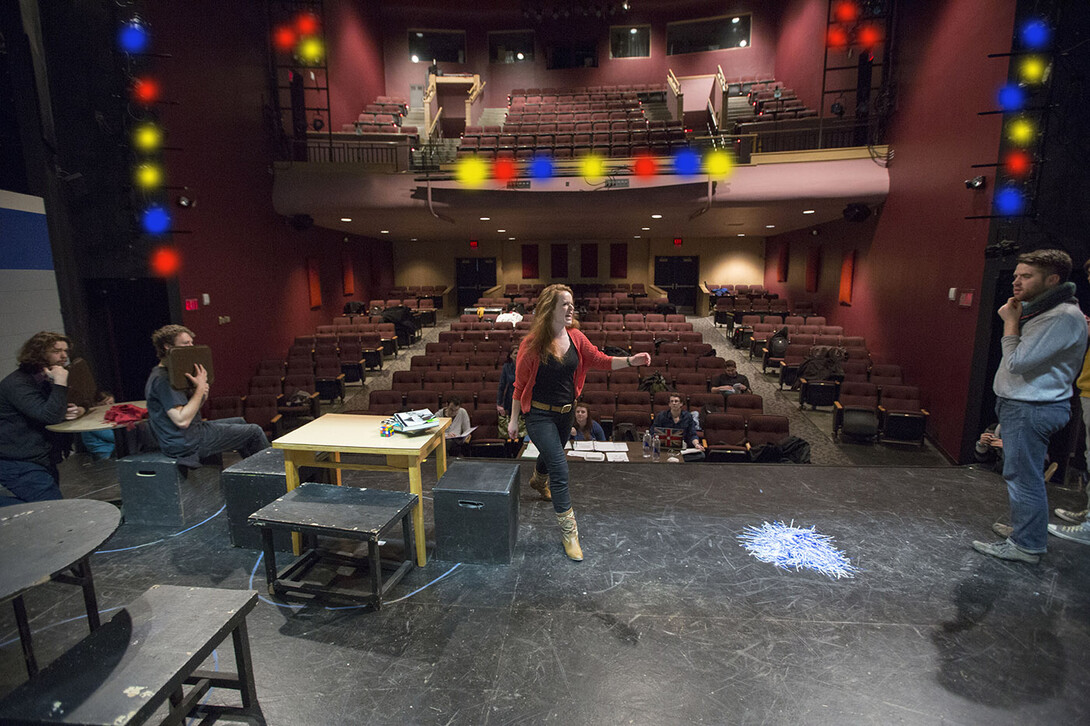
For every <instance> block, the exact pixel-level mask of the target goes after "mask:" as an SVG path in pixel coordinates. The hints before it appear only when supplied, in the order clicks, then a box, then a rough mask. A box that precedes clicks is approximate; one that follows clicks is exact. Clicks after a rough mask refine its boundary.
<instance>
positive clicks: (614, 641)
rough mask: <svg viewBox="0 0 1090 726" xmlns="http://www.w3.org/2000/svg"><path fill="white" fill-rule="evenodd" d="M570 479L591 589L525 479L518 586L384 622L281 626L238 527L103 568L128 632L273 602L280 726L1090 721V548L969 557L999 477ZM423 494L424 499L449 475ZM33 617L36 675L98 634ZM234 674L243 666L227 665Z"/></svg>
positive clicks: (999, 500) (389, 616)
mask: <svg viewBox="0 0 1090 726" xmlns="http://www.w3.org/2000/svg"><path fill="white" fill-rule="evenodd" d="M429 468H430V470H431V479H430V480H429V479H428V478H427V472H428V469H429ZM206 471H208V470H202V472H201V473H202V474H203V473H204V472H206ZM572 471H573V479H574V481H575V482H576V483H575V485H574V499H575V507H576V513H577V515H578V518H579V526H580V530H581V533H582V542H583V547H584V551H585V552H586V557H587V559H586V561H585V562H583V563H581V564H576V563H571V562H569V561H568V560H567V559H566V558H565V557H564V555H563V551H562V549H561V546H560V538H559V533H558V530H557V526H556V523H555V520H554V518H553V516H552V508H551V505H549V504H546V503H544V502H541V501H538V500H536V499H535V497H534V493H533V491H532V490H530V489H529V488H528V487H527V486H525V481H526V479H527V477H528V476H529V469H528V467H526V466H525V465H524V468H523V482H524V485H523V492H522V502H521V503H522V517H521V526H520V531H519V543H518V548H517V553H516V560H515V562H514V563H513V564H512V565H511V566H508V567H504V566H498V567H487V566H479V565H457V563H452V562H440V561H437V560H434V559H433V560H430V561H429V564H428V566H427V567H426V568H424V569H418V570H415V571H413V572H412V573H410V574H409V576H407V577H406V579H405V580H404V581H403V583H402V584H401V585H400V586H399V588H398V589H397V590H396V591H395V592H394V593H393V594H392V597H394V598H398V597H402V596H405V595H409V594H410V593H413V591H414V590H417V589H418V588H421V587H425V586H427V587H425V589H422V590H420V591H419V592H415V593H414V594H411V596H409V597H407V598H406V599H404V600H401V601H400V602H395V603H392V604H389V605H387V606H386V607H384V608H383V610H382V611H380V612H377V613H376V612H370V611H368V610H364V609H359V608H347V609H326V608H324V607H320V606H309V607H301V608H300V607H296V608H289V607H284V606H282V605H278V604H276V603H275V602H274V601H272V600H271V599H270V598H269V597H268V595H266V594H265V589H264V573H263V568H262V567H260V566H259V565H258V556H259V553H258V552H257V551H252V550H241V549H236V548H233V547H231V545H230V544H229V541H228V537H227V523H226V519H225V515H224V514H222V513H221V514H219V515H218V516H215V517H213V518H212V519H210V520H208V521H207V522H205V523H204V524H202V525H201V526H199V527H196V528H194V529H191V530H189V531H186V532H184V533H181V534H177V536H169V535H171V534H173V532H169V531H162V530H151V529H148V528H140V527H135V526H131V525H124V526H122V528H121V529H120V530H119V532H118V534H117V535H116V536H115V537H114V538H113V539H112V540H111V541H110V542H108V543H107V544H106V545H105V546H104V548H103V549H105V550H123V551H119V552H112V553H101V554H98V555H96V556H95V557H94V558H93V560H92V562H93V566H94V568H95V573H96V581H97V584H98V593H99V605H100V607H101V608H102V609H103V610H104V611H107V612H106V613H105V617H106V618H108V617H110V616H111V614H112V612H113V610H110V609H111V608H117V607H120V606H123V605H124V604H126V603H127V602H129V601H131V600H133V599H134V598H136V597H137V596H138V595H139V594H140V593H141V592H143V591H144V590H145V589H146V588H147V587H149V586H150V585H152V584H155V583H169V584H175V585H197V586H212V587H227V588H248V587H251V586H253V587H254V588H255V589H257V590H259V591H260V592H261V594H262V596H263V599H264V601H263V602H261V603H259V604H258V606H257V608H256V610H255V611H254V612H253V613H252V614H251V615H250V617H249V620H248V623H249V628H250V638H251V643H252V648H253V656H254V663H255V668H256V674H257V687H258V694H259V697H260V700H261V704H262V707H263V709H264V712H265V715H266V717H267V718H268V720H269V723H270V724H291V725H293V726H296V725H302V724H314V725H316V726H317V725H322V726H325V725H330V724H364V723H367V724H406V723H411V724H417V723H420V724H490V725H492V724H509V723H527V724H539V723H556V724H591V723H594V724H674V723H678V724H680V723H713V724H722V723H731V724H733V723H776V724H778V723H803V724H879V723H880V724H894V723H904V724H935V723H953V724H980V723H988V724H1024V723H1048V724H1075V723H1088V722H1090V701H1088V699H1087V691H1088V688H1090V657H1088V656H1087V654H1088V653H1090V548H1087V547H1084V546H1082V545H1078V544H1075V543H1071V542H1065V541H1058V540H1053V541H1051V542H1050V545H1051V548H1052V549H1051V550H1050V552H1049V554H1048V555H1047V556H1046V557H1045V558H1044V559H1043V561H1042V563H1041V564H1040V565H1038V566H1036V567H1032V566H1026V565H1022V564H1016V563H1007V562H1001V561H997V560H993V559H991V558H988V557H985V556H983V555H979V554H977V553H976V552H974V551H973V550H972V549H971V548H970V542H971V541H972V540H973V539H985V540H990V539H992V536H991V533H990V531H989V527H990V525H991V523H992V522H993V521H994V520H995V518H996V517H997V516H1001V515H1002V514H1003V513H1004V512H1005V511H1006V494H1005V488H1004V486H1003V483H1002V480H1001V479H1000V478H999V477H998V476H996V475H995V474H992V473H988V472H982V471H976V470H972V469H964V468H952V467H943V468H934V469H921V468H914V469H891V468H865V467H864V468H840V467H819V466H809V467H802V466H800V467H795V466H767V467H766V466H726V465H718V466H713V465H680V466H675V467H673V468H669V467H668V465H657V466H648V465H642V464H621V465H602V464H573V466H572ZM99 476H104V477H106V478H107V479H108V478H109V474H108V473H107V474H100V475H99ZM425 477H426V478H425V494H427V493H428V492H429V491H430V487H431V485H432V484H433V483H434V466H433V465H430V462H429V466H428V467H425ZM346 479H348V480H350V481H352V482H353V483H357V484H365V485H367V486H383V485H385V486H393V487H394V488H397V486H399V485H400V484H401V480H400V479H398V480H393V481H395V482H396V484H393V483H391V480H390V479H389V477H388V476H387V475H383V474H377V473H376V474H365V473H353V474H349V475H346ZM88 482H89V484H88V487H95V488H97V487H96V486H95V485H96V481H95V479H94V477H89V478H88ZM384 483H385V484H384ZM193 486H194V487H195V489H196V491H197V492H202V493H203V494H204V496H205V498H206V501H204V502H203V503H202V507H204V509H205V510H206V511H204V512H203V513H195V514H204V515H211V514H214V513H215V512H216V510H217V509H218V508H219V506H220V500H219V496H218V485H217V481H216V478H215V473H214V472H212V473H211V476H208V477H198V478H197V480H196V481H194V483H193ZM109 494H110V491H109V490H102V491H99V492H96V493H95V494H93V496H95V497H97V498H102V497H103V496H104V495H109ZM1050 494H1052V495H1053V497H1054V500H1053V503H1052V504H1053V506H1074V505H1075V504H1077V503H1078V498H1077V495H1076V494H1075V493H1074V492H1070V491H1063V490H1056V491H1053V492H1050ZM430 504H431V503H430V501H426V505H427V509H426V516H425V520H426V521H427V522H428V528H429V533H428V534H429V541H431V540H432V539H433V537H432V533H431V521H432V519H431V509H430ZM203 518H204V516H200V517H198V519H197V520H195V521H199V520H200V519H203ZM775 520H783V521H785V522H790V521H792V520H793V521H794V522H795V524H796V525H801V526H810V525H815V526H816V527H817V531H818V532H821V533H824V534H827V535H830V536H832V537H833V538H834V539H835V543H836V545H837V547H838V548H840V549H841V550H843V551H844V552H845V553H846V554H847V555H848V556H849V557H850V558H851V561H852V563H853V564H854V565H855V566H856V567H858V568H859V573H858V575H857V577H856V578H855V579H842V580H832V579H829V578H827V577H825V576H823V575H820V574H816V573H813V572H795V571H782V570H779V569H777V568H775V567H774V566H772V565H768V564H763V563H761V562H758V561H757V560H756V559H754V558H753V557H751V556H750V555H749V554H748V553H747V552H746V550H745V549H743V548H742V547H741V546H740V544H739V542H738V539H737V535H738V534H739V533H741V531H742V530H743V528H744V527H746V526H747V525H760V524H761V523H762V522H765V521H769V522H771V521H775ZM164 537H165V539H162V540H161V541H159V540H160V538H164ZM149 542H154V544H149V545H148V546H143V547H138V545H142V544H145V543H149ZM27 546H28V547H30V546H33V543H27ZM131 547H137V548H136V549H125V548H131ZM440 577H442V579H440V580H439V581H438V582H435V580H436V579H437V578H440ZM429 583H431V584H430V586H428V585H429ZM28 610H29V613H30V615H31V617H32V618H33V622H32V625H33V627H34V628H35V631H36V635H35V637H36V646H37V652H38V655H39V661H40V662H43V663H44V662H47V661H49V660H51V659H52V658H54V657H56V655H57V654H58V653H59V652H61V651H62V650H63V649H64V648H65V647H67V646H68V645H70V644H72V643H74V642H75V641H76V640H77V639H79V638H80V637H82V636H83V634H84V633H85V632H86V624H85V621H84V620H83V619H81V618H80V617H79V616H80V615H81V612H82V599H81V598H80V596H79V594H78V590H77V589H76V588H72V587H69V586H64V585H57V584H49V585H46V586H43V587H40V588H38V589H37V590H35V591H33V592H32V593H31V595H30V596H29V597H28ZM69 619H73V620H71V621H69ZM66 621H68V622H66ZM58 623H60V624H58ZM0 627H2V633H3V635H2V639H3V646H2V647H0V692H3V693H6V692H7V691H8V690H10V689H11V688H12V687H13V686H14V685H15V684H16V683H18V682H19V681H20V680H22V679H23V678H24V674H23V665H22V661H21V655H20V651H19V645H18V640H17V636H16V633H15V629H14V625H13V619H12V616H11V607H10V605H8V604H6V603H5V604H3V605H2V606H0ZM223 650H224V649H221V651H223ZM218 656H219V661H220V662H222V663H223V664H225V667H229V666H230V664H233V660H232V659H231V657H230V648H229V647H227V648H226V652H221V653H219V654H218ZM212 665H213V666H215V664H212ZM215 697H216V692H215V691H213V698H215ZM227 698H229V696H227Z"/></svg>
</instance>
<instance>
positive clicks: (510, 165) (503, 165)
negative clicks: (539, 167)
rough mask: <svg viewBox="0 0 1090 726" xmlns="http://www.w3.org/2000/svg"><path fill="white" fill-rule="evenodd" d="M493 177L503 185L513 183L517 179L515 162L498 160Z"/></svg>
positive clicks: (493, 168) (493, 170)
mask: <svg viewBox="0 0 1090 726" xmlns="http://www.w3.org/2000/svg"><path fill="white" fill-rule="evenodd" d="M492 176H493V177H495V178H496V181H498V182H501V183H503V184H506V183H507V182H509V181H511V180H512V179H514V178H515V162H514V161H512V160H511V159H496V163H495V165H494V166H493V167H492Z"/></svg>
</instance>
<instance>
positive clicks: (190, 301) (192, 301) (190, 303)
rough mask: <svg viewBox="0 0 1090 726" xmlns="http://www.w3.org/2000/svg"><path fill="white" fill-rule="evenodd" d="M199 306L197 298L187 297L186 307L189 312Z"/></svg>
mask: <svg viewBox="0 0 1090 726" xmlns="http://www.w3.org/2000/svg"><path fill="white" fill-rule="evenodd" d="M197 308H198V303H197V298H195V297H187V298H186V299H185V309H186V311H187V312H188V311H192V310H196V309H197Z"/></svg>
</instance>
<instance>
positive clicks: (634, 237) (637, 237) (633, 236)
mask: <svg viewBox="0 0 1090 726" xmlns="http://www.w3.org/2000/svg"><path fill="white" fill-rule="evenodd" d="M639 238H640V236H639V235H638V234H634V235H632V239H639Z"/></svg>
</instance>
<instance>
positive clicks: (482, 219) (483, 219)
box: [481, 217, 492, 222]
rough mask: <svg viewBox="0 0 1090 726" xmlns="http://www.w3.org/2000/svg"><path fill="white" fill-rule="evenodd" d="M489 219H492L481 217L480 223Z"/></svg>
mask: <svg viewBox="0 0 1090 726" xmlns="http://www.w3.org/2000/svg"><path fill="white" fill-rule="evenodd" d="M490 219H492V218H491V217H481V221H482V222H487V221H488V220H490Z"/></svg>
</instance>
